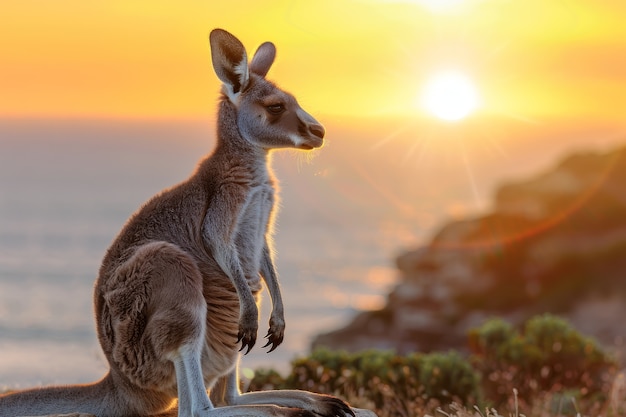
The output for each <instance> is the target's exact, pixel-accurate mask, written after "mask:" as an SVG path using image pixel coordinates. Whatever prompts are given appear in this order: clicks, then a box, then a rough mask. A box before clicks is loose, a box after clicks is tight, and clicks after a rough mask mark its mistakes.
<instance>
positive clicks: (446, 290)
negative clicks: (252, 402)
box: [313, 147, 626, 353]
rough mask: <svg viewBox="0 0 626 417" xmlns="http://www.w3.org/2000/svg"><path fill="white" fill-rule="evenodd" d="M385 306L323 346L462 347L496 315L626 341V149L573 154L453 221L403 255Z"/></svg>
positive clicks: (326, 337) (322, 340)
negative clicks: (538, 318)
mask: <svg viewBox="0 0 626 417" xmlns="http://www.w3.org/2000/svg"><path fill="white" fill-rule="evenodd" d="M397 267H398V271H399V275H400V280H399V283H398V284H397V286H396V287H395V288H394V289H393V290H392V291H391V293H390V294H389V295H388V296H387V301H386V305H385V307H384V308H383V309H382V310H379V311H367V312H362V313H360V314H359V315H358V316H357V317H356V318H355V319H354V320H353V321H352V322H351V323H350V324H349V325H348V326H346V327H345V328H342V329H339V330H336V331H332V332H330V333H326V334H322V335H319V336H318V337H317V338H316V340H315V341H314V343H313V346H314V347H317V346H327V347H330V348H337V349H347V350H350V351H355V350H360V349H364V348H374V347H376V348H389V349H394V350H396V351H398V352H400V353H403V352H408V351H425V352H428V351H431V350H440V349H450V348H456V349H461V350H462V349H463V348H464V347H465V345H466V333H467V330H468V329H470V328H471V327H474V326H477V325H479V324H480V323H481V322H482V321H484V320H485V319H486V318H489V317H492V316H502V317H504V318H506V319H508V320H510V321H511V322H513V323H520V322H521V321H523V320H525V319H527V318H529V317H530V316H531V315H534V314H537V313H541V312H550V313H555V314H559V315H562V316H564V317H566V318H568V319H569V320H570V321H571V322H572V323H573V325H574V326H576V327H577V328H578V329H579V330H581V331H582V332H584V333H586V334H590V335H593V336H595V337H596V338H597V339H598V340H599V341H601V342H603V343H605V344H607V345H611V346H615V345H616V344H617V345H619V344H621V343H622V340H626V326H624V325H623V323H622V322H621V319H620V317H625V316H626V147H625V148H620V149H617V150H614V151H612V152H607V153H592V152H588V153H577V154H573V155H571V156H569V157H567V158H565V159H564V160H562V161H561V162H560V163H559V164H557V165H556V166H555V167H554V168H552V169H550V170H549V171H547V172H544V173H541V174H540V175H538V176H536V177H534V178H531V179H529V180H526V181H520V182H515V183H509V184H505V185H503V186H501V187H499V189H497V191H496V192H495V197H494V202H493V208H492V210H491V211H490V212H489V213H486V214H484V215H482V216H480V217H477V218H472V219H466V220H461V221H454V222H451V223H449V224H446V225H444V226H443V227H442V228H441V229H440V230H439V231H438V232H437V233H436V234H435V235H434V236H433V237H432V239H431V241H430V243H429V244H427V245H426V246H424V247H421V248H418V249H416V250H412V251H410V252H407V253H405V254H402V255H401V256H399V257H398V258H397Z"/></svg>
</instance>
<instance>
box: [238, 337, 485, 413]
mask: <svg viewBox="0 0 626 417" xmlns="http://www.w3.org/2000/svg"><path fill="white" fill-rule="evenodd" d="M268 388H269V389H280V388H288V389H305V390H310V391H314V392H320V393H326V394H334V395H337V396H339V397H342V398H352V399H354V398H358V401H366V402H367V403H371V404H372V405H373V406H374V408H375V409H377V410H382V409H386V410H390V409H396V410H398V413H400V414H402V415H414V412H411V411H410V410H415V409H417V408H421V407H423V406H424V405H425V404H426V403H428V402H429V401H432V400H435V401H436V402H437V403H438V404H450V403H451V402H452V401H458V402H460V403H464V404H470V403H474V402H475V401H477V400H478V398H479V377H478V374H477V373H476V371H474V369H473V368H472V366H471V364H470V363H469V362H468V361H467V360H465V359H464V358H462V357H461V356H460V355H459V354H458V353H455V352H450V353H433V354H410V355H406V356H400V355H396V354H393V353H392V352H389V351H375V350H367V351H363V352H359V353H353V354H350V353H347V352H342V351H339V352H336V351H330V350H326V349H318V350H315V351H314V352H313V353H312V354H311V355H310V356H308V357H303V358H298V359H295V360H294V361H293V362H292V370H291V373H290V374H289V375H288V376H287V377H286V378H284V379H283V378H281V379H277V377H276V374H275V373H274V372H271V371H260V372H257V373H256V375H255V377H254V378H253V380H252V381H251V383H250V389H251V390H259V389H268Z"/></svg>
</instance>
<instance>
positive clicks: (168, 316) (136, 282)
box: [96, 242, 213, 416]
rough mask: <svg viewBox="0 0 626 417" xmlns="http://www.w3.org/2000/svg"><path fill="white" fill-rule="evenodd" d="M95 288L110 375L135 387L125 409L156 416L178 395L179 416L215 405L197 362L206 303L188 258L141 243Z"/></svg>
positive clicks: (162, 245)
mask: <svg viewBox="0 0 626 417" xmlns="http://www.w3.org/2000/svg"><path fill="white" fill-rule="evenodd" d="M96 291H97V293H99V294H100V297H99V298H100V300H101V302H100V303H99V304H100V307H99V310H100V317H101V319H100V320H99V323H98V325H99V326H100V338H101V341H102V344H103V348H104V350H105V353H106V355H107V357H108V359H109V362H110V363H111V369H112V373H117V374H118V375H119V376H121V377H122V378H124V379H126V380H127V381H128V382H130V384H131V386H132V387H133V391H134V392H133V393H132V395H129V396H127V398H128V397H130V398H132V399H133V400H132V402H133V403H135V404H133V406H131V408H133V409H135V410H134V411H135V412H136V413H138V414H140V415H148V414H155V413H158V412H162V411H164V410H165V409H167V408H168V407H169V406H171V405H172V403H173V400H174V399H175V398H176V397H179V404H178V405H179V416H191V415H198V412H199V411H200V410H207V409H211V408H213V406H212V404H211V402H210V400H209V398H208V396H207V392H206V388H205V386H204V379H203V376H202V370H201V362H200V360H201V354H202V347H203V343H204V337H205V327H206V301H205V299H204V296H203V293H202V276H201V275H200V271H199V270H198V267H197V265H196V263H195V261H194V260H193V258H191V257H190V256H189V255H188V254H186V253H185V252H184V251H183V250H181V249H180V248H179V247H177V246H175V245H172V244H169V243H166V242H152V243H148V244H145V245H143V246H141V247H139V248H138V249H137V250H136V251H135V253H134V254H133V255H132V256H131V257H130V258H129V259H128V260H127V261H126V262H125V263H124V264H122V265H120V266H119V267H118V268H116V270H115V272H114V273H113V274H111V276H109V278H108V279H106V280H103V281H102V282H101V283H99V285H98V287H97V288H96ZM138 394H139V395H138Z"/></svg>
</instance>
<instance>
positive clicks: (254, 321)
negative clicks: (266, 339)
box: [237, 304, 259, 355]
mask: <svg viewBox="0 0 626 417" xmlns="http://www.w3.org/2000/svg"><path fill="white" fill-rule="evenodd" d="M258 314H259V313H258V310H257V308H256V305H254V304H253V305H252V308H248V309H245V310H244V311H243V313H242V314H241V317H240V319H239V334H238V335H237V343H239V342H241V349H239V351H240V352H241V351H243V350H244V349H246V347H247V348H248V349H247V350H246V352H245V354H246V355H247V354H248V353H249V352H250V350H252V347H253V346H254V344H255V343H256V336H257V332H258V330H259V316H258Z"/></svg>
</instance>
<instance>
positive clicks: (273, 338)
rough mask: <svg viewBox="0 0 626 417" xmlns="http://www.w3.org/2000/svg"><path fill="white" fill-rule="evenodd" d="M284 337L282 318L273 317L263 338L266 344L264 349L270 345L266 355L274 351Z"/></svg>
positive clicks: (283, 321)
mask: <svg viewBox="0 0 626 417" xmlns="http://www.w3.org/2000/svg"><path fill="white" fill-rule="evenodd" d="M284 337H285V320H284V319H283V318H282V317H274V316H273V315H272V316H271V317H270V327H269V330H268V331H267V335H265V338H266V339H267V343H266V344H265V346H263V347H264V348H266V347H268V346H269V345H272V347H271V348H270V350H268V351H267V353H270V352H271V351H273V350H274V349H276V348H277V347H278V346H279V345H280V344H281V343H282V342H283V338H284Z"/></svg>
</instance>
